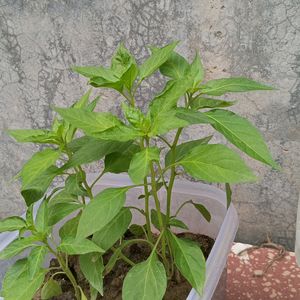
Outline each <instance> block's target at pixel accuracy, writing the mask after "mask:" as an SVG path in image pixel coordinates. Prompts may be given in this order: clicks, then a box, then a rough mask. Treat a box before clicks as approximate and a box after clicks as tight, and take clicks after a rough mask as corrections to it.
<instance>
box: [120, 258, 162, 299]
mask: <svg viewBox="0 0 300 300" xmlns="http://www.w3.org/2000/svg"><path fill="white" fill-rule="evenodd" d="M166 288H167V276H166V271H165V268H164V266H163V264H162V263H161V262H160V261H159V260H158V259H157V257H156V255H155V254H153V255H151V256H150V257H149V258H148V259H147V260H146V261H144V262H142V263H139V264H137V265H135V266H134V267H133V268H131V269H130V271H129V272H128V273H127V275H126V277H125V279H124V283H123V289H122V299H123V300H133V299H139V300H161V299H162V298H163V296H164V294H165V291H166Z"/></svg>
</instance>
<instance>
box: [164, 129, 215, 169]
mask: <svg viewBox="0 0 300 300" xmlns="http://www.w3.org/2000/svg"><path fill="white" fill-rule="evenodd" d="M211 138H212V135H210V136H207V137H205V138H202V139H199V140H194V141H189V142H186V143H182V144H180V145H178V146H176V150H175V157H174V162H177V161H179V160H180V159H182V158H183V157H184V156H185V155H187V154H188V153H189V152H190V151H191V150H192V149H193V148H194V147H196V146H199V145H206V144H208V142H209V141H210V140H211ZM171 157H172V151H171V150H169V151H168V152H167V154H166V156H165V165H166V167H167V166H169V165H170V164H171Z"/></svg>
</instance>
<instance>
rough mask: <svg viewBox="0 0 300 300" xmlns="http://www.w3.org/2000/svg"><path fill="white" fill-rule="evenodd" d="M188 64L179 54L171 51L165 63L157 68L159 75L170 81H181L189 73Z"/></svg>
mask: <svg viewBox="0 0 300 300" xmlns="http://www.w3.org/2000/svg"><path fill="white" fill-rule="evenodd" d="M189 68H190V66H189V63H188V62H187V61H186V59H185V58H184V57H182V56H181V55H180V54H178V53H176V52H175V51H173V52H172V53H171V55H170V56H169V58H168V59H167V61H166V62H165V63H164V64H162V65H161V66H160V68H159V71H160V73H161V74H163V75H165V76H167V77H170V78H172V79H181V78H183V77H184V76H185V75H186V73H187V72H188V71H189Z"/></svg>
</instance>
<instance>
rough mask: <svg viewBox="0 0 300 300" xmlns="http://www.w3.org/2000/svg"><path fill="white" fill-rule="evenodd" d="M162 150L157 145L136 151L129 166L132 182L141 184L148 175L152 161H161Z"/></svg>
mask: <svg viewBox="0 0 300 300" xmlns="http://www.w3.org/2000/svg"><path fill="white" fill-rule="evenodd" d="M159 152H160V150H159V149H158V148H157V147H150V148H145V149H143V150H142V151H141V152H138V153H136V154H135V155H134V156H133V158H132V160H131V162H130V166H129V170H128V175H129V176H130V179H131V180H132V182H134V183H136V184H139V183H142V182H143V179H144V178H145V177H146V176H147V175H148V173H149V168H150V162H151V161H153V160H156V161H159Z"/></svg>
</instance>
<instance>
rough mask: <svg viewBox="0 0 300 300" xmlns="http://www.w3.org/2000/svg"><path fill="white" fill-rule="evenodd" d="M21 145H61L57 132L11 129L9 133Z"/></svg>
mask: <svg viewBox="0 0 300 300" xmlns="http://www.w3.org/2000/svg"><path fill="white" fill-rule="evenodd" d="M7 132H8V134H9V135H10V136H11V137H13V138H14V139H15V140H16V141H17V142H19V143H40V144H59V142H58V140H57V135H56V133H55V132H53V131H50V130H43V129H15V130H13V129H11V130H8V131H7Z"/></svg>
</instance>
